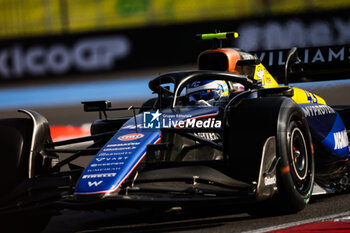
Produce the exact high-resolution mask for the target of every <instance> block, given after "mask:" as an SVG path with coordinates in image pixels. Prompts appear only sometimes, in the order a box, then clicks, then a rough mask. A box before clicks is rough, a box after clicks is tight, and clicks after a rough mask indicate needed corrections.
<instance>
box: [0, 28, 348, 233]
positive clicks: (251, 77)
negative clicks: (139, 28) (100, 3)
mask: <svg viewBox="0 0 350 233" xmlns="http://www.w3.org/2000/svg"><path fill="white" fill-rule="evenodd" d="M237 36H238V34H237V33H232V32H229V33H214V34H202V35H199V37H200V38H201V39H203V40H206V39H212V40H214V41H215V42H218V41H219V40H221V39H227V38H235V37H237ZM219 42H220V41H219ZM295 61H297V55H296V49H292V50H291V51H290V53H289V54H288V57H287V61H286V77H285V78H286V79H285V80H286V83H285V84H288V77H287V71H288V70H289V67H290V66H291V65H292V64H293V63H294V62H295ZM198 67H199V70H195V71H183V72H174V73H167V74H163V75H160V76H159V77H157V78H155V79H153V80H151V81H150V82H149V88H150V89H151V90H152V91H153V92H154V93H156V94H157V95H158V97H157V98H152V99H150V100H148V101H146V102H145V103H144V104H143V106H142V107H139V108H137V107H129V108H112V107H111V103H110V102H109V101H92V102H83V104H84V110H85V111H96V112H99V113H100V119H98V120H96V121H94V122H93V123H92V125H91V136H88V137H83V138H75V139H70V140H65V141H56V142H53V141H52V139H51V136H50V128H49V124H48V122H47V120H46V119H45V118H44V117H43V116H41V115H40V114H38V113H37V112H34V111H31V110H19V111H20V112H23V113H25V114H26V115H27V116H29V118H13V119H2V120H0V129H1V130H0V145H1V148H2V154H1V157H0V161H1V162H0V168H1V169H0V174H1V177H2V179H1V185H0V189H1V201H0V202H1V203H0V215H1V219H7V221H5V223H7V224H8V223H11V221H12V220H13V219H15V221H16V224H9V225H10V226H9V227H11V228H12V229H13V227H23V228H24V229H25V230H26V232H28V231H29V230H32V231H40V230H41V229H43V228H44V227H45V225H46V224H47V223H48V221H49V220H50V217H51V216H52V215H55V214H56V213H57V212H58V211H60V210H62V209H76V210H85V209H88V210H105V209H114V208H122V207H136V208H138V207H145V206H150V207H155V206H159V207H169V208H171V207H174V206H180V207H184V208H186V207H193V206H194V207H196V206H197V207H198V206H202V207H203V206H210V205H219V204H220V205H221V204H222V205H226V206H229V205H234V204H247V205H252V206H256V208H255V209H254V208H252V209H249V212H250V213H252V214H258V213H261V212H263V213H266V212H268V211H270V212H273V213H275V214H277V213H278V214H280V213H295V212H298V211H300V210H302V209H303V208H305V206H306V205H307V203H308V202H309V200H310V197H311V196H312V195H313V194H323V193H324V194H325V193H335V192H343V191H346V190H347V189H348V187H349V177H348V172H349V167H348V164H347V161H348V158H349V141H348V135H347V131H346V127H347V128H349V127H350V125H347V126H346V125H344V122H345V123H346V122H349V121H345V120H344V121H343V120H342V119H347V118H348V117H347V115H348V114H347V113H348V111H347V108H345V107H343V108H341V109H340V108H338V109H337V108H332V107H330V106H327V105H326V102H325V100H324V99H322V98H321V97H319V96H317V95H315V94H313V93H310V92H308V91H305V90H302V89H299V88H295V87H290V86H288V85H283V86H280V85H279V84H278V83H277V82H276V80H275V79H274V78H273V77H272V76H271V75H270V73H269V72H268V71H267V69H266V68H265V67H264V66H263V65H262V63H261V62H260V60H258V59H256V58H255V57H254V56H253V55H251V54H249V53H247V52H245V51H243V50H240V49H233V48H221V47H220V46H218V48H214V49H210V50H207V51H204V52H202V53H201V54H200V55H199V57H198ZM213 80H214V81H215V82H216V83H221V84H220V85H221V87H220V88H221V89H220V88H216V89H215V90H214V89H213V88H211V87H209V86H210V85H209V83H211V82H213ZM203 85H209V86H207V89H205V90H204V91H203V90H202V89H201V90H200V89H199V88H198V87H201V86H203ZM237 87H238V88H237ZM189 90H192V91H193V90H194V91H193V92H190V91H189ZM199 90H200V91H199ZM217 90H220V91H221V92H220V93H221V94H222V95H221V96H219V97H218V96H215V95H216V94H217V92H216V91H217ZM203 96H204V97H208V96H209V97H212V99H210V100H208V99H204V98H202V97H203ZM128 110H129V111H131V112H132V113H133V116H132V117H130V118H107V112H110V111H128ZM83 146H84V147H83ZM82 147H83V148H82ZM81 156H94V157H93V158H92V160H91V162H90V163H89V164H88V165H87V166H86V167H81V166H79V165H77V164H75V163H74V160H75V159H77V158H79V157H81ZM259 206H261V207H266V206H268V208H259Z"/></svg>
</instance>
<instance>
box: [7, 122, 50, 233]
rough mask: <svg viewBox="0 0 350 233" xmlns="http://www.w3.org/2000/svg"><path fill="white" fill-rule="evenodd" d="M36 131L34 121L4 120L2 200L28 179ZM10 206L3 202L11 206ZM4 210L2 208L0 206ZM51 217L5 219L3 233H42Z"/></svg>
mask: <svg viewBox="0 0 350 233" xmlns="http://www.w3.org/2000/svg"><path fill="white" fill-rule="evenodd" d="M32 132H33V122H32V120H30V119H26V118H13V119H1V120H0V148H2V153H1V155H0V175H1V177H6V179H1V182H0V191H1V192H0V193H1V194H2V196H1V199H2V200H6V199H7V198H8V196H6V194H11V191H12V190H14V189H15V188H16V186H18V185H19V184H20V183H21V182H23V181H25V180H26V179H28V176H29V175H28V161H29V152H30V146H31V139H32ZM7 204H10V203H7V202H5V203H1V205H7ZM0 207H2V206H0ZM50 218H51V214H50V213H49V212H47V211H34V212H28V213H25V214H22V213H21V214H12V215H6V216H2V220H3V221H2V224H0V227H1V229H2V230H1V232H40V231H42V230H43V229H44V228H45V227H46V225H47V224H48V222H49V220H50Z"/></svg>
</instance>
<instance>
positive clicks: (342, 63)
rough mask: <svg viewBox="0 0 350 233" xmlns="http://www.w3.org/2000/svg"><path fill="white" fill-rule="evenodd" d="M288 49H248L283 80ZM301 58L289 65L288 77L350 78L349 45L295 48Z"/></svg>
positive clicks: (304, 79) (294, 79) (292, 79)
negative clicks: (254, 50)
mask: <svg viewBox="0 0 350 233" xmlns="http://www.w3.org/2000/svg"><path fill="white" fill-rule="evenodd" d="M288 51H289V49H282V50H268V51H256V52H251V54H253V55H254V56H255V57H256V58H257V59H259V60H261V61H262V63H263V65H264V66H265V67H266V68H267V69H268V70H269V72H270V73H271V75H272V76H274V77H275V78H276V80H277V82H278V83H283V82H284V77H285V70H284V69H285V62H286V60H287V54H288ZM297 53H298V56H299V58H300V60H301V62H297V63H295V64H294V65H293V66H291V69H290V70H289V71H290V73H289V74H288V81H289V82H290V83H295V82H312V81H327V80H338V79H350V45H338V46H324V47H310V48H298V50H297Z"/></svg>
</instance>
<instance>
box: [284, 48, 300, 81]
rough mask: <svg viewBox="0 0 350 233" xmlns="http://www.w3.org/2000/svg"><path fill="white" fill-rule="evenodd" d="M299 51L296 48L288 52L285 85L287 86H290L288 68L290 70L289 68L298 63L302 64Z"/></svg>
mask: <svg viewBox="0 0 350 233" xmlns="http://www.w3.org/2000/svg"><path fill="white" fill-rule="evenodd" d="M297 50H298V49H297V48H296V47H293V48H291V49H290V50H289V51H288V55H287V61H286V65H285V66H284V84H285V85H288V68H289V66H290V65H293V64H294V63H296V62H301V60H300V58H299V56H298V52H297Z"/></svg>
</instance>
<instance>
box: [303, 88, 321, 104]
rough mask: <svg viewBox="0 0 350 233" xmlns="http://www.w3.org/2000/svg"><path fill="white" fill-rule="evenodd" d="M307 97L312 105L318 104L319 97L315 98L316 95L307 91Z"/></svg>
mask: <svg viewBox="0 0 350 233" xmlns="http://www.w3.org/2000/svg"><path fill="white" fill-rule="evenodd" d="M305 94H306V97H307V101H309V102H310V103H317V102H318V100H317V97H316V96H315V94H312V93H310V92H308V91H305Z"/></svg>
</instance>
